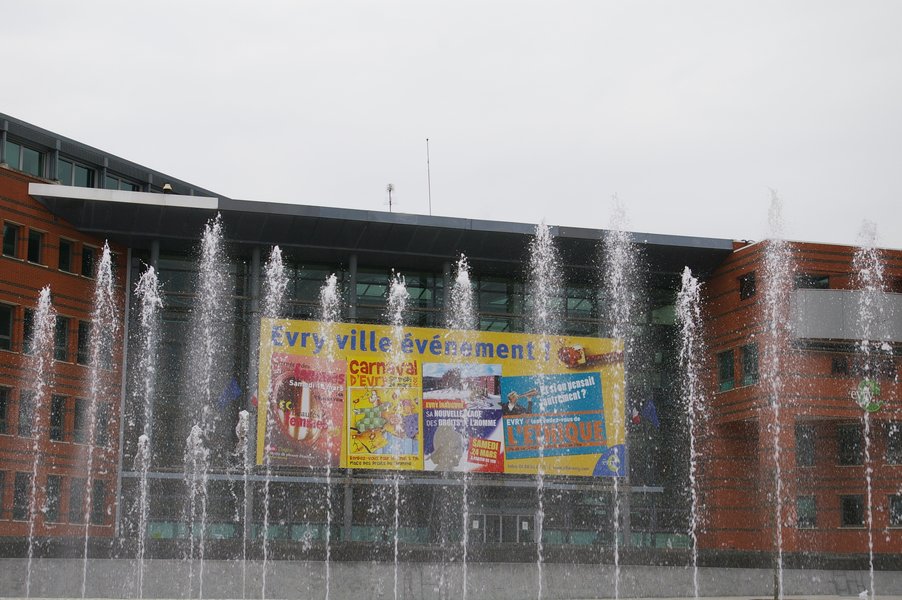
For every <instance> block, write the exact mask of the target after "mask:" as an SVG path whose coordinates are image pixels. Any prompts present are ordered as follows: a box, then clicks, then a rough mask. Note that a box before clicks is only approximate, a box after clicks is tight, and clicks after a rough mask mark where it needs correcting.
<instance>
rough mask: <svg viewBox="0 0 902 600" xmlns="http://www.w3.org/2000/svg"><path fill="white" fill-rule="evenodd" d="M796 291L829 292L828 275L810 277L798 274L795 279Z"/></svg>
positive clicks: (809, 275) (807, 274)
mask: <svg viewBox="0 0 902 600" xmlns="http://www.w3.org/2000/svg"><path fill="white" fill-rule="evenodd" d="M795 285H796V289H808V290H829V289H830V276H829V275H812V274H811V273H800V274H798V275H796V278H795Z"/></svg>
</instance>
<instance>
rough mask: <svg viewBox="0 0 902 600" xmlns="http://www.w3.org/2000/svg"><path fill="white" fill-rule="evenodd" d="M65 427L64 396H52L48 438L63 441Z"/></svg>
mask: <svg viewBox="0 0 902 600" xmlns="http://www.w3.org/2000/svg"><path fill="white" fill-rule="evenodd" d="M65 429H66V397H65V396H53V397H52V398H51V399H50V439H51V440H55V441H57V442H61V441H63V434H64V433H65Z"/></svg>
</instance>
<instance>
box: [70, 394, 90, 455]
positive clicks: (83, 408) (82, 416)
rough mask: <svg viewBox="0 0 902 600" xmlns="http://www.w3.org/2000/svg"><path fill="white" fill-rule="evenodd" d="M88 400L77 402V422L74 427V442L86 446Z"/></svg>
mask: <svg viewBox="0 0 902 600" xmlns="http://www.w3.org/2000/svg"><path fill="white" fill-rule="evenodd" d="M90 404H91V403H90V402H89V401H88V400H83V399H80V398H79V399H76V400H75V422H74V423H73V425H72V440H73V441H74V442H75V443H76V444H84V443H85V442H86V441H87V439H88V409H89V408H90Z"/></svg>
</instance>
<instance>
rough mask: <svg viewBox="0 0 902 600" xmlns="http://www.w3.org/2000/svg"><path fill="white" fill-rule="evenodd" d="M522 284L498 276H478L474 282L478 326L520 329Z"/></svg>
mask: <svg viewBox="0 0 902 600" xmlns="http://www.w3.org/2000/svg"><path fill="white" fill-rule="evenodd" d="M523 303H524V297H523V284H522V283H519V282H517V281H513V280H507V279H502V278H499V277H480V278H479V279H478V281H477V284H476V304H477V306H478V307H479V309H478V310H479V328H480V329H481V330H483V331H522V330H523V326H522V317H523Z"/></svg>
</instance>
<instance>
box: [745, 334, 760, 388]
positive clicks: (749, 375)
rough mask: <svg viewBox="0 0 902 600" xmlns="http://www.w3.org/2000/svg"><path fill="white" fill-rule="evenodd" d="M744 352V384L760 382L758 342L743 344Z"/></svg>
mask: <svg viewBox="0 0 902 600" xmlns="http://www.w3.org/2000/svg"><path fill="white" fill-rule="evenodd" d="M741 353H742V385H753V384H755V383H758V344H749V345H747V346H743V347H742V349H741Z"/></svg>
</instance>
